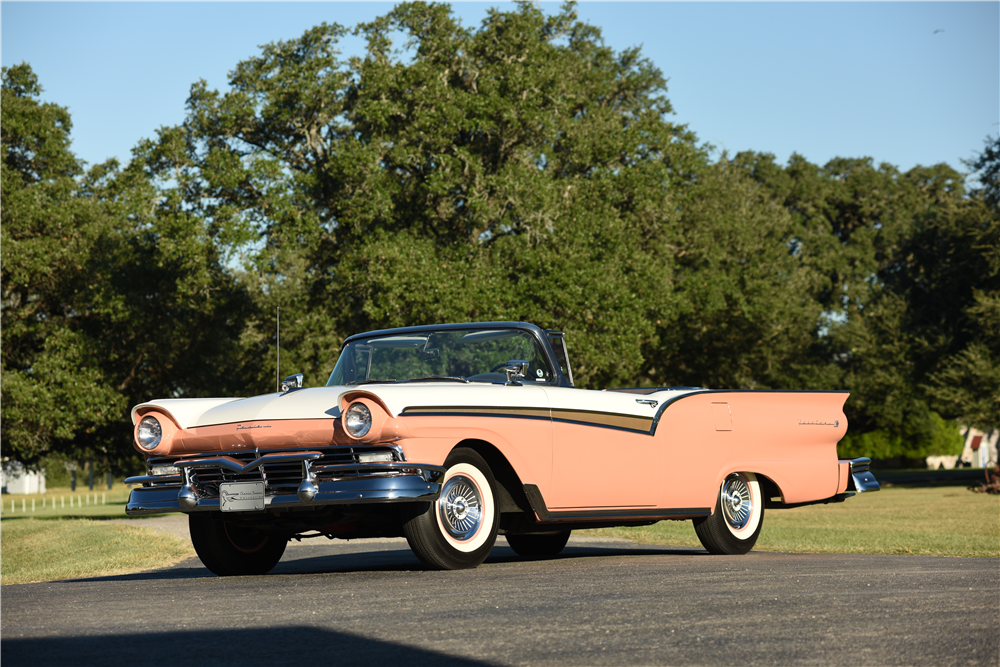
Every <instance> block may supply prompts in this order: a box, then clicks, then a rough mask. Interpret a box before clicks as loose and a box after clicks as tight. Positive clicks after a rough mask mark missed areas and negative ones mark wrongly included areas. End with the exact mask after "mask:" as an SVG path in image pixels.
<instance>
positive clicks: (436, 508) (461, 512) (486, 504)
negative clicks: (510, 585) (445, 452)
mask: <svg viewBox="0 0 1000 667" xmlns="http://www.w3.org/2000/svg"><path fill="white" fill-rule="evenodd" d="M445 468H447V471H446V472H445V475H444V481H443V482H442V484H441V495H440V496H439V497H438V499H437V500H436V501H434V502H433V503H421V504H420V505H414V506H411V507H409V508H408V514H407V516H406V517H404V524H403V533H404V534H405V535H406V541H407V542H408V543H409V544H410V549H412V550H413V553H414V554H416V556H417V558H419V559H420V561H421V562H422V563H424V564H425V565H427V566H428V567H430V568H433V569H435V570H461V569H467V568H473V567H476V566H477V565H479V564H480V563H482V562H483V561H484V560H486V557H487V556H489V555H490V551H492V550H493V544H494V543H495V542H496V539H497V526H498V524H499V518H500V517H499V514H498V513H497V507H496V501H495V498H496V482H495V481H494V479H493V473H492V472H490V467H489V466H488V465H487V464H486V461H485V460H483V457H481V456H480V455H479V454H478V453H476V452H475V451H474V450H472V449H467V448H464V447H463V448H458V449H455V450H454V451H453V452H452V453H451V454H450V455H449V456H448V460H447V461H445Z"/></svg>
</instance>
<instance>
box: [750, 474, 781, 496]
mask: <svg viewBox="0 0 1000 667" xmlns="http://www.w3.org/2000/svg"><path fill="white" fill-rule="evenodd" d="M754 474H755V475H757V481H758V482H760V493H761V495H762V496H763V497H764V503H765V504H766V503H769V502H770V501H771V498H779V499H783V498H784V496H783V495H782V493H781V489H780V488H779V487H778V485H777V484H775V483H774V480H772V479H771V478H770V477H767V476H765V475H762V474H760V473H759V472H758V473H754ZM779 502H781V501H780V500H779Z"/></svg>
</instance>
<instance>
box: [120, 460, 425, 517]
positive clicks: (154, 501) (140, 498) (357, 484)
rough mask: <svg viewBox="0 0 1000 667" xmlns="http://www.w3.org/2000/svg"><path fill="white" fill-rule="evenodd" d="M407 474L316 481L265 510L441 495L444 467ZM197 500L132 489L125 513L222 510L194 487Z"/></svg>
mask: <svg viewBox="0 0 1000 667" xmlns="http://www.w3.org/2000/svg"><path fill="white" fill-rule="evenodd" d="M407 468H408V472H411V473H412V474H405V475H387V476H362V477H351V478H345V479H338V480H334V481H316V482H315V483H314V488H315V490H316V491H315V494H314V495H312V497H311V498H309V499H304V497H308V495H309V494H301V493H281V494H273V495H272V494H267V493H266V494H265V496H264V511H268V510H272V511H274V510H283V509H295V508H310V507H316V506H322V505H362V504H370V503H400V502H429V501H433V500H436V499H437V497H438V495H439V494H440V493H441V479H442V478H443V477H444V468H442V467H440V466H420V465H416V466H414V465H413V464H407ZM149 480H150V478H149V477H136V478H130V479H129V480H125V481H126V482H133V483H135V482H146V483H148V482H149ZM191 490H192V491H193V495H194V498H192V497H191V496H190V495H188V496H187V497H186V498H185V499H184V503H183V505H184V506H182V503H181V501H180V500H179V496H180V494H181V493H182V491H185V492H186V487H185V486H183V485H181V484H177V485H162V486H142V487H139V488H136V489H132V492H131V494H130V495H129V499H128V504H127V505H126V507H125V513H126V514H128V515H130V516H137V515H142V514H160V513H163V512H211V511H216V512H218V511H221V506H220V500H219V498H218V497H217V496H216V497H211V496H205V495H203V494H201V493H199V491H198V489H197V488H196V487H195V488H193V489H191Z"/></svg>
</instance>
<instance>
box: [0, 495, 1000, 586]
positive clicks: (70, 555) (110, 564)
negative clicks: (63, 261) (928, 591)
mask: <svg viewBox="0 0 1000 667" xmlns="http://www.w3.org/2000/svg"><path fill="white" fill-rule="evenodd" d="M4 498H5V500H6V502H7V505H8V509H7V511H4V512H3V513H2V515H0V516H2V522H0V551H2V553H0V583H2V584H15V583H26V582H32V581H51V580H55V579H69V578H77V577H95V576H106V575H114V574H127V573H132V572H141V571H143V570H148V569H153V568H157V567H164V566H166V565H170V564H173V563H176V562H178V561H179V560H181V559H183V558H187V557H189V556H192V555H194V553H193V551H192V549H191V546H190V545H189V544H187V543H186V542H185V541H183V540H180V539H178V538H176V537H172V536H167V535H160V534H158V533H155V532H153V531H151V530H149V529H146V528H142V527H141V522H139V521H137V522H136V525H134V526H131V525H121V524H111V523H107V522H106V521H101V519H107V518H109V517H116V518H118V517H120V518H125V499H124V497H122V498H119V499H116V501H115V502H113V503H112V502H110V501H109V502H108V503H107V504H105V505H101V504H98V505H86V504H84V505H83V506H82V507H78V506H77V504H76V502H75V501H74V507H73V510H72V514H70V513H69V507H68V504H67V507H66V509H65V510H63V509H62V507H61V506H59V504H58V503H57V508H56V509H55V510H53V509H52V508H51V507H50V506H49V505H50V503H46V506H47V508H48V509H47V512H48V514H43V513H42V512H41V509H40V503H39V502H36V510H37V511H36V514H34V515H32V514H31V513H30V511H29V512H27V513H22V512H21V511H20V508H21V505H20V503H19V502H18V501H15V503H16V511H15V512H13V513H11V512H10V511H9V503H10V497H9V496H5V497H4ZM18 500H19V499H18ZM26 506H28V507H30V502H29V503H26ZM60 512H62V514H60ZM577 534H578V535H599V536H604V537H620V538H625V539H628V540H633V541H636V542H643V543H647V544H669V545H673V546H691V547H699V546H700V543H699V542H698V538H697V537H696V536H695V533H694V528H693V527H692V525H691V522H690V521H661V522H660V523H657V524H654V525H652V526H644V527H641V528H602V529H598V530H585V531H578V532H577ZM755 550H756V551H788V552H800V553H802V552H805V553H854V554H919V555H927V556H966V557H978V558H984V557H989V558H997V557H1000V496H995V495H993V496H991V495H986V494H982V493H972V492H970V491H968V490H967V489H966V488H965V487H964V486H962V485H956V486H927V485H922V486H903V485H897V486H890V485H886V486H885V487H884V488H883V489H882V490H881V491H879V492H877V493H866V494H862V495H859V496H857V497H854V498H850V499H848V500H847V501H846V502H844V503H839V504H834V505H814V506H810V507H800V508H797V509H791V510H769V511H767V512H766V513H765V515H764V528H763V530H762V531H761V536H760V539H759V540H758V542H757V546H756V547H755Z"/></svg>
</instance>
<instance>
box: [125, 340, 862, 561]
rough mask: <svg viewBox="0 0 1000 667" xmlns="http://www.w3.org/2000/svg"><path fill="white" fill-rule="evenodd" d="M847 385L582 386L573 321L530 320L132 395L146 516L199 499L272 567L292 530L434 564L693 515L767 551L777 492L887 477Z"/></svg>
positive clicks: (197, 510)
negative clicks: (252, 392)
mask: <svg viewBox="0 0 1000 667" xmlns="http://www.w3.org/2000/svg"><path fill="white" fill-rule="evenodd" d="M847 396H848V392H846V391H842V392H818V391H740V390H708V389H699V388H697V387H656V388H639V389H616V390H606V391H591V390H586V389H577V388H575V387H574V386H573V375H572V372H571V370H570V364H569V359H568V357H567V354H566V344H565V341H564V336H563V333H562V332H560V331H545V330H542V329H540V328H538V327H536V326H534V325H532V324H526V323H523V322H485V323H474V324H446V325H437V326H420V327H408V328H402V329H390V330H385V331H373V332H370V333H363V334H358V335H355V336H351V337H350V338H348V339H347V341H345V344H344V348H343V352H342V353H341V355H340V359H339V360H338V361H337V365H336V367H335V368H334V369H333V373H332V374H331V375H330V379H329V380H328V381H327V383H326V386H324V387H309V388H306V387H303V386H302V376H301V375H295V376H292V377H290V378H288V379H286V381H285V382H284V383H283V384H282V390H281V391H280V392H278V393H274V394H267V395H264V396H256V397H253V398H206V399H162V400H156V401H150V402H148V403H143V404H141V405H137V406H135V407H134V408H133V409H132V421H133V423H134V435H135V447H136V449H138V450H139V452H140V453H141V454H142V455H143V456H144V457H145V459H146V465H147V474H146V475H143V476H141V477H132V478H130V479H128V480H126V481H127V482H128V483H130V484H138V485H140V486H138V487H137V488H135V489H133V490H132V494H131V497H130V498H129V502H128V507H127V513H128V514H130V515H139V514H150V513H160V512H184V513H186V514H188V516H189V524H190V530H191V540H192V542H193V543H194V546H195V549H196V551H197V552H198V555H199V557H200V558H201V560H202V562H203V563H204V564H205V566H206V567H208V569H210V570H211V571H212V572H214V573H216V574H218V575H238V574H263V573H266V572H268V571H269V570H271V568H272V567H274V565H275V564H276V563H277V562H278V560H279V559H280V558H281V555H282V553H283V552H284V550H285V545H286V544H287V542H288V540H289V539H292V538H303V537H314V536H326V537H329V538H351V539H353V538H363V537H385V536H400V535H403V536H405V537H406V539H407V541H408V542H409V545H410V548H411V549H412V550H413V552H414V553H415V554H416V555H417V557H418V558H419V559H420V560H421V561H422V562H423V563H424V564H426V565H427V566H428V567H431V568H438V569H457V568H470V567H476V566H477V565H479V564H480V563H481V562H483V560H484V559H485V558H486V557H487V556H488V555H489V553H490V550H491V549H492V548H493V544H494V542H495V540H496V537H497V535H498V534H503V535H505V536H506V539H507V542H508V543H509V544H510V546H511V548H513V549H514V551H516V552H517V553H518V554H521V555H523V556H546V555H554V554H557V553H559V552H560V551H561V550H562V548H563V547H564V546H565V545H566V541H567V539H568V538H569V534H570V531H572V530H575V529H581V528H595V527H600V526H641V525H647V524H652V523H655V522H657V521H662V520H665V519H670V520H688V519H690V520H692V521H693V523H694V528H695V531H696V532H697V534H698V537H699V538H700V540H701V543H702V544H703V545H704V546H705V548H706V549H707V550H708V551H709V552H711V553H715V554H740V553H746V552H747V551H749V550H750V549H751V548H752V547H753V545H754V543H755V542H756V540H757V536H758V535H759V534H760V530H761V526H762V524H763V518H764V509H765V508H768V509H771V508H774V509H780V508H788V507H798V506H801V505H807V504H811V503H829V502H839V501H842V500H844V499H846V498H848V497H850V496H852V495H854V494H855V493H860V492H863V491H874V490H877V489H878V488H879V485H878V482H876V481H875V479H874V478H873V477H872V475H871V473H870V472H869V471H868V464H869V463H870V462H869V460H868V459H864V458H862V459H854V460H838V458H837V447H836V446H837V442H838V441H839V440H840V439H841V438H842V437H843V436H844V434H845V433H846V432H847V420H846V418H845V417H844V412H843V405H844V402H845V401H846V399H847Z"/></svg>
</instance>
